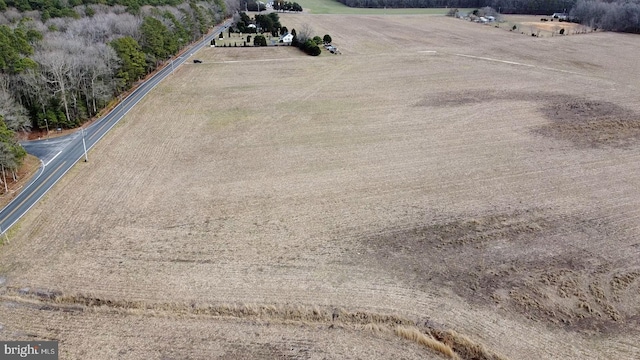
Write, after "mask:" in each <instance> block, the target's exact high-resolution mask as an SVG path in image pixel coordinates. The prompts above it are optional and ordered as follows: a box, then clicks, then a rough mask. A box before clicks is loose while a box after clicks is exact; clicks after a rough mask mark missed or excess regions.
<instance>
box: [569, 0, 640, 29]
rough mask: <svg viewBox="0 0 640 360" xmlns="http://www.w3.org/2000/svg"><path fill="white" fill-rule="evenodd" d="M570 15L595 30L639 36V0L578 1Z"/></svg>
mask: <svg viewBox="0 0 640 360" xmlns="http://www.w3.org/2000/svg"><path fill="white" fill-rule="evenodd" d="M570 14H571V16H572V17H574V18H576V19H578V20H579V21H580V22H581V23H582V24H585V25H588V26H591V27H592V28H595V29H602V30H609V31H621V32H630V33H636V34H640V0H622V1H620V0H617V1H612V2H604V1H595V0H579V1H578V2H577V3H576V5H575V6H574V7H573V9H571V13H570Z"/></svg>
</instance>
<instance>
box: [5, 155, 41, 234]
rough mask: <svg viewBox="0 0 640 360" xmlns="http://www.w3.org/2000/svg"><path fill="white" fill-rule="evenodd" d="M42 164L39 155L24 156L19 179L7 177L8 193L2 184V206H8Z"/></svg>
mask: <svg viewBox="0 0 640 360" xmlns="http://www.w3.org/2000/svg"><path fill="white" fill-rule="evenodd" d="M40 165H41V164H40V160H39V159H38V158H37V157H35V156H33V155H29V154H27V156H26V157H25V158H24V163H23V164H22V166H21V167H20V169H18V176H17V177H18V181H16V182H14V181H13V180H12V179H11V178H7V182H8V184H7V185H8V188H9V191H8V192H7V193H5V192H4V185H0V191H1V192H2V195H0V208H3V207H5V206H7V204H9V203H10V202H11V200H13V199H14V198H15V197H16V196H17V195H18V194H19V193H20V191H21V190H22V188H24V186H25V185H26V184H27V183H28V182H29V180H31V178H32V177H33V176H34V175H36V173H37V172H38V169H39V168H40ZM0 242H1V240H0Z"/></svg>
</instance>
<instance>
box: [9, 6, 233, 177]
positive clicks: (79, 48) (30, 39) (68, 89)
mask: <svg viewBox="0 0 640 360" xmlns="http://www.w3.org/2000/svg"><path fill="white" fill-rule="evenodd" d="M238 8H239V1H238V0H197V1H196V0H186V1H185V0H106V1H103V0H97V1H96V0H65V1H61V0H53V1H52V0H0V9H1V10H2V13H0V182H4V178H5V177H6V174H5V171H7V172H8V173H9V174H15V171H16V169H17V167H18V166H19V165H20V163H21V161H22V158H23V157H24V155H25V154H24V151H18V150H19V149H20V146H19V145H18V144H17V143H16V142H15V140H14V139H13V138H14V137H13V134H14V132H16V131H22V130H29V129H45V128H49V129H54V128H58V127H61V128H71V127H75V126H79V125H81V124H82V123H83V122H85V121H86V120H88V119H90V118H91V117H93V116H95V115H96V114H98V113H99V112H100V110H101V109H103V108H105V107H106V106H108V105H109V104H110V103H111V102H112V101H113V100H114V99H116V98H117V97H118V96H119V95H120V94H122V93H123V92H125V91H127V90H128V89H130V88H131V86H132V85H133V84H134V83H135V82H136V81H138V80H140V79H141V78H143V77H144V76H145V75H146V74H148V73H149V72H151V71H153V70H154V69H156V68H157V67H158V66H160V65H161V64H162V63H163V62H165V61H166V60H167V59H169V58H170V57H171V56H172V55H173V54H176V53H177V52H178V51H179V49H181V48H183V47H184V46H186V45H187V44H189V43H190V42H193V41H195V40H198V39H200V38H201V37H202V36H203V35H204V34H205V33H206V32H208V31H209V30H210V29H211V28H212V27H213V26H214V25H216V24H218V23H220V22H222V21H223V19H224V18H226V17H228V16H230V15H231V14H233V13H235V12H236V11H237V10H238Z"/></svg>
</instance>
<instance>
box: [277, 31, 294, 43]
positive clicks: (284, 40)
mask: <svg viewBox="0 0 640 360" xmlns="http://www.w3.org/2000/svg"><path fill="white" fill-rule="evenodd" d="M292 41H293V35H291V34H289V33H286V34H284V35H282V36H280V40H278V42H281V43H285V44H291V42H292Z"/></svg>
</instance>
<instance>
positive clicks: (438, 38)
mask: <svg viewBox="0 0 640 360" xmlns="http://www.w3.org/2000/svg"><path fill="white" fill-rule="evenodd" d="M282 23H283V24H284V25H286V26H287V27H288V28H290V29H291V28H301V25H302V24H303V23H309V24H311V25H312V27H313V28H314V29H315V30H316V32H317V33H318V35H320V36H322V35H323V34H325V33H329V34H330V35H331V36H332V38H333V39H334V43H335V45H336V46H338V48H339V49H340V51H341V52H342V54H343V55H330V54H323V55H322V56H320V57H317V58H312V57H308V56H305V55H302V54H301V53H299V52H298V50H296V49H293V48H286V47H278V48H267V49H250V51H247V50H246V49H241V48H208V49H204V50H202V51H201V52H200V53H198V55H197V56H198V58H199V59H202V60H203V63H202V64H197V65H194V64H185V65H183V66H181V67H180V68H179V69H178V70H177V71H176V73H175V74H174V75H173V76H172V77H171V78H170V79H168V80H166V81H165V82H163V83H162V84H161V85H159V86H158V87H157V88H156V89H154V91H153V93H152V94H151V96H149V97H147V98H146V99H145V100H144V101H142V102H141V103H140V104H139V105H138V106H137V107H136V109H135V110H133V111H132V112H131V113H130V114H129V115H128V116H127V118H126V119H125V120H124V122H123V123H122V124H121V125H119V126H118V127H117V128H116V129H114V131H113V133H112V134H110V135H109V136H108V137H106V138H105V139H104V140H103V141H102V142H101V143H100V144H99V146H97V147H96V148H95V149H94V150H93V151H92V153H91V154H90V157H91V162H89V163H81V164H78V166H77V167H76V168H74V170H73V171H71V172H70V174H69V175H68V176H67V177H66V178H65V179H64V180H63V181H62V182H61V183H60V184H59V185H57V186H56V188H55V189H54V191H53V192H51V193H50V194H49V195H48V196H47V197H46V198H45V199H44V201H42V202H41V203H40V204H39V205H38V206H36V207H35V208H34V209H33V210H32V211H31V212H30V213H29V214H28V215H27V217H26V218H25V219H24V220H23V221H22V222H21V223H20V230H19V231H18V233H17V235H16V237H15V238H13V239H12V241H11V243H10V244H9V245H6V246H3V247H2V248H1V249H0V289H1V290H0V315H2V316H0V338H4V339H25V338H32V337H35V338H51V339H59V340H60V341H61V348H62V349H64V351H65V353H64V356H63V358H65V359H67V358H68V359H84V358H87V356H88V355H87V354H90V357H91V358H92V359H110V358H113V357H114V356H120V357H122V358H130V359H143V358H145V359H146V358H148V357H147V355H145V354H149V353H151V354H153V355H152V357H153V358H186V357H187V356H189V357H191V358H197V359H205V358H206V359H210V358H221V359H227V358H238V359H240V358H256V359H260V358H278V357H283V358H291V359H315V358H340V359H343V358H389V359H397V358H407V359H412V358H416V359H418V358H420V359H424V358H434V359H437V358H442V357H443V356H445V355H441V354H443V353H446V351H447V350H446V349H447V348H448V349H450V350H451V351H455V352H456V353H457V354H458V355H459V356H460V358H463V359H464V358H473V356H478V358H501V357H502V358H512V359H567V358H569V359H575V358H580V359H596V358H616V359H635V358H638V357H639V356H640V343H639V342H638V340H637V339H638V338H639V335H640V331H638V330H640V316H639V314H640V307H639V305H638V304H640V301H639V300H640V256H638V255H640V243H639V242H638V241H639V240H638V238H639V236H638V235H639V232H640V227H638V218H639V217H640V211H639V210H638V209H640V196H639V195H638V189H639V188H640V180H638V179H640V177H639V176H638V174H639V173H640V162H639V161H638V158H639V156H640V117H639V116H638V115H639V114H640V104H639V103H638V102H637V90H638V88H637V84H638V83H640V68H639V65H638V64H637V62H636V61H635V59H637V58H638V57H639V55H640V50H638V48H637V46H634V44H635V43H636V42H637V37H634V36H630V35H622V34H608V33H592V34H586V35H575V36H565V37H553V38H532V37H528V36H522V35H520V34H514V33H510V32H506V31H503V30H500V29H495V28H492V27H487V26H482V25H479V24H473V23H467V22H462V21H458V20H455V19H449V18H445V17H435V16H342V15H307V14H299V15H283V16H282ZM556 48H562V49H563V51H550V50H549V49H556ZM442 346H444V348H442ZM99 349H108V350H99ZM434 349H440V350H441V351H440V352H439V351H436V350H434ZM497 354H500V355H497Z"/></svg>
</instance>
